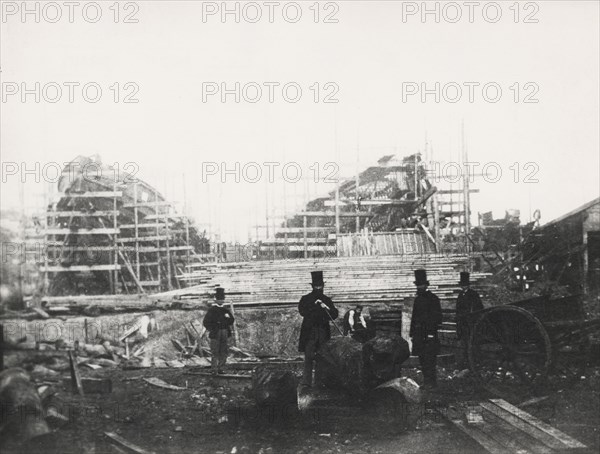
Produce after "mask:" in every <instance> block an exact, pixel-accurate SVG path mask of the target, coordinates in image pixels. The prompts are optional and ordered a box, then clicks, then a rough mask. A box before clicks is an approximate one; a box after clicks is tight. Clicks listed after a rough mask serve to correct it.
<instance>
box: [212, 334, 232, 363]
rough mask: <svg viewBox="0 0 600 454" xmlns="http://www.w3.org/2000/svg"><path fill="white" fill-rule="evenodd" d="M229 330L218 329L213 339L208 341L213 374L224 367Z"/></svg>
mask: <svg viewBox="0 0 600 454" xmlns="http://www.w3.org/2000/svg"><path fill="white" fill-rule="evenodd" d="M228 338H229V330H227V329H226V328H225V329H220V330H218V331H217V335H216V337H215V338H214V339H211V340H210V353H211V354H212V360H211V366H212V370H213V372H216V371H218V370H221V369H222V368H223V367H225V362H226V361H227V353H228V344H227V341H228Z"/></svg>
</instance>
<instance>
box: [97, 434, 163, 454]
mask: <svg viewBox="0 0 600 454" xmlns="http://www.w3.org/2000/svg"><path fill="white" fill-rule="evenodd" d="M104 435H106V436H107V437H108V438H110V439H111V440H112V441H113V442H114V443H116V444H117V445H119V446H121V447H123V448H125V449H127V450H128V451H129V452H134V453H135V454H155V452H154V451H148V450H146V449H144V448H141V447H139V446H138V445H136V444H133V443H131V442H129V441H127V440H125V439H124V438H123V437H121V436H120V435H117V434H116V433H114V432H104Z"/></svg>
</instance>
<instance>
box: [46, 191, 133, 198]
mask: <svg viewBox="0 0 600 454" xmlns="http://www.w3.org/2000/svg"><path fill="white" fill-rule="evenodd" d="M54 196H55V197H58V198H63V197H71V198H74V199H82V198H96V197H107V198H113V197H123V192H121V191H91V192H82V193H73V192H69V193H67V192H59V193H56V194H54Z"/></svg>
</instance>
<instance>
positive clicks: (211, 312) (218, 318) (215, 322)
mask: <svg viewBox="0 0 600 454" xmlns="http://www.w3.org/2000/svg"><path fill="white" fill-rule="evenodd" d="M225 314H227V315H225ZM202 324H203V325H204V327H205V328H206V329H207V330H208V337H209V339H214V338H216V337H217V331H219V330H220V329H227V335H228V336H229V337H231V325H233V314H232V313H231V311H230V310H229V309H227V308H226V307H223V306H218V305H217V304H213V305H212V306H211V307H210V308H209V309H208V311H207V312H206V315H205V316H204V320H203V321H202Z"/></svg>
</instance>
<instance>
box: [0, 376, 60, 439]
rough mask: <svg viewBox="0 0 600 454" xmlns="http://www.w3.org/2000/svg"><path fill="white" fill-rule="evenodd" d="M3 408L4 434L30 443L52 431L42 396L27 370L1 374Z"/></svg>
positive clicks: (0, 401) (0, 393)
mask: <svg viewBox="0 0 600 454" xmlns="http://www.w3.org/2000/svg"><path fill="white" fill-rule="evenodd" d="M0 408H2V429H3V430H4V434H10V436H11V437H16V438H18V439H20V440H30V439H32V438H35V437H39V436H42V435H45V434H47V433H49V432H50V428H49V427H48V424H47V423H46V421H45V419H44V409H43V407H42V401H41V399H40V396H39V394H38V392H37V390H36V388H35V386H34V385H33V383H32V382H31V379H30V377H29V375H28V374H27V373H26V372H25V371H24V370H23V369H18V368H14V369H6V370H4V371H2V372H0ZM3 436H5V435H3ZM6 436H8V435H6Z"/></svg>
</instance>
